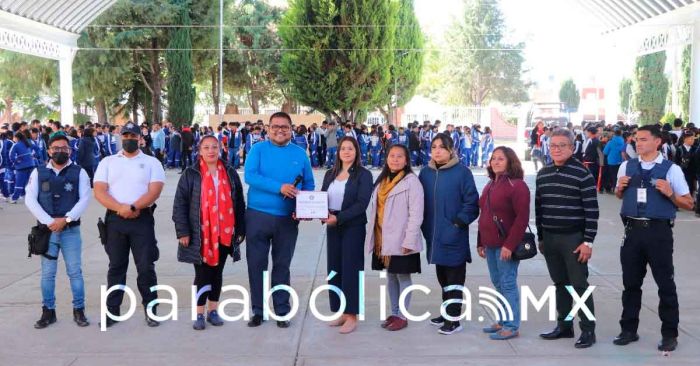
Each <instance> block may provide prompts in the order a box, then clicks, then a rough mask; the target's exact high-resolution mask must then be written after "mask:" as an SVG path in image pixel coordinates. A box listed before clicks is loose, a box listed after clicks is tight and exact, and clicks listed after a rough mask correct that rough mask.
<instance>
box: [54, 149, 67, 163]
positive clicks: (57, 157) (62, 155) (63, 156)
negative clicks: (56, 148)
mask: <svg viewBox="0 0 700 366" xmlns="http://www.w3.org/2000/svg"><path fill="white" fill-rule="evenodd" d="M68 158H69V155H68V153H66V152H57V153H53V154H52V155H51V159H52V160H53V161H54V162H56V164H58V165H63V164H65V163H66V162H68Z"/></svg>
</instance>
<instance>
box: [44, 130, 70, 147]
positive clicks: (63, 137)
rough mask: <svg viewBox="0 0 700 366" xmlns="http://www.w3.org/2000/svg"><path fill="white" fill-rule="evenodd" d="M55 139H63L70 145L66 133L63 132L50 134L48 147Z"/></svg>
mask: <svg viewBox="0 0 700 366" xmlns="http://www.w3.org/2000/svg"><path fill="white" fill-rule="evenodd" d="M56 141H65V142H66V143H67V144H69V145H70V140H68V137H66V135H64V134H61V133H59V134H55V135H53V136H51V138H50V139H49V147H51V145H53V143H54V142H56Z"/></svg>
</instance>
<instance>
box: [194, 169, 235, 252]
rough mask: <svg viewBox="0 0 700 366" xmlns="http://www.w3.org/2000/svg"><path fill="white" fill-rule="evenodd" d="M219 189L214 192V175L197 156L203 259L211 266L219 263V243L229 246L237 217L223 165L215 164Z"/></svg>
mask: <svg viewBox="0 0 700 366" xmlns="http://www.w3.org/2000/svg"><path fill="white" fill-rule="evenodd" d="M216 170H217V179H218V180H219V192H218V195H217V194H216V188H215V186H214V177H213V176H212V174H211V173H210V172H209V168H208V167H207V164H206V163H205V162H204V159H203V158H201V157H200V158H199V171H200V172H202V193H201V200H200V203H201V208H200V215H201V218H202V221H201V223H202V259H203V261H204V263H206V264H208V265H210V266H216V265H218V264H219V243H221V244H222V245H225V246H227V247H228V246H231V241H232V240H231V239H232V238H233V228H234V226H235V223H236V220H235V217H234V214H233V199H232V196H231V186H230V185H229V181H228V175H227V174H226V169H225V167H224V164H223V163H222V162H221V161H219V162H217V164H216Z"/></svg>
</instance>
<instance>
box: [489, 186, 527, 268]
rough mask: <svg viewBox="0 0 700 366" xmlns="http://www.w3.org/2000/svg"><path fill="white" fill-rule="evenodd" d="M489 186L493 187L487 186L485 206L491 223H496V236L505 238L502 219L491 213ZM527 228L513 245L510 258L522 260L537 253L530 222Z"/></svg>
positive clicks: (505, 233)
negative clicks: (490, 215) (516, 244)
mask: <svg viewBox="0 0 700 366" xmlns="http://www.w3.org/2000/svg"><path fill="white" fill-rule="evenodd" d="M491 188H493V186H491V187H489V192H488V193H487V194H486V207H487V208H488V210H489V213H490V214H492V217H491V219H492V220H493V223H494V224H496V228H497V229H498V236H499V237H501V238H505V237H507V236H508V235H507V232H506V229H505V228H504V227H503V221H502V220H501V219H499V218H498V216H496V215H495V214H493V211H492V210H491ZM527 230H528V232H525V233H524V234H523V238H522V239H520V242H519V243H518V246H517V247H515V250H514V251H513V253H512V254H511V258H512V259H513V260H516V261H522V260H525V259H530V258H532V257H534V256H536V255H537V245H536V244H535V234H533V233H532V229H531V228H530V224H528V225H527Z"/></svg>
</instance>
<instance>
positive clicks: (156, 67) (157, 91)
mask: <svg viewBox="0 0 700 366" xmlns="http://www.w3.org/2000/svg"><path fill="white" fill-rule="evenodd" d="M151 46H152V48H153V51H150V54H151V59H150V61H149V62H150V64H151V69H152V70H153V72H152V73H151V89H152V90H153V92H152V93H151V115H152V119H153V120H152V121H151V123H160V122H161V121H162V120H163V111H162V106H161V104H160V96H161V94H162V89H163V77H162V75H161V73H160V69H161V67H160V57H159V51H155V50H156V49H158V39H156V38H153V39H151Z"/></svg>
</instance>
